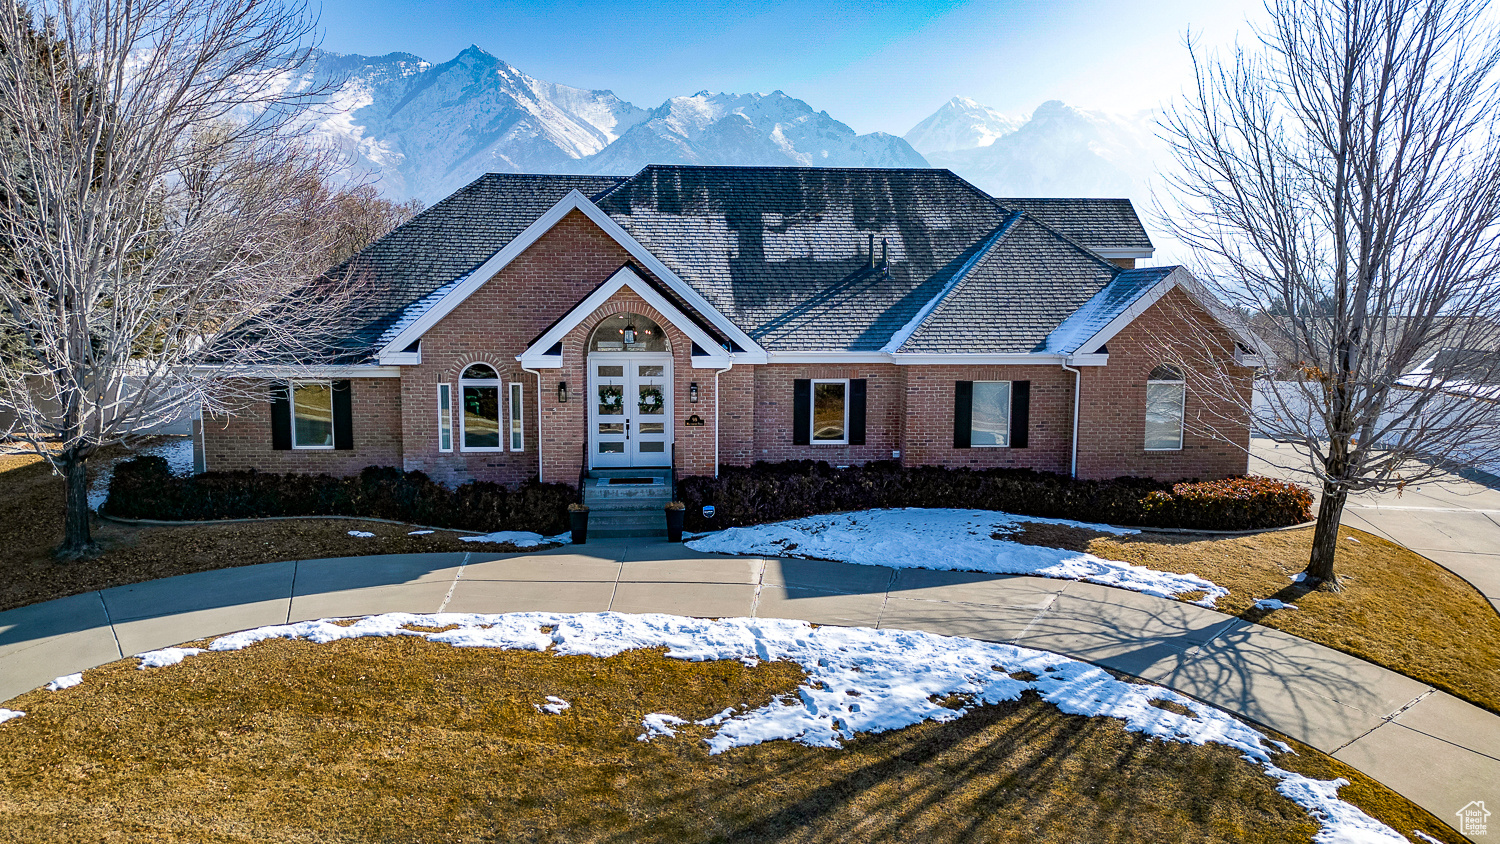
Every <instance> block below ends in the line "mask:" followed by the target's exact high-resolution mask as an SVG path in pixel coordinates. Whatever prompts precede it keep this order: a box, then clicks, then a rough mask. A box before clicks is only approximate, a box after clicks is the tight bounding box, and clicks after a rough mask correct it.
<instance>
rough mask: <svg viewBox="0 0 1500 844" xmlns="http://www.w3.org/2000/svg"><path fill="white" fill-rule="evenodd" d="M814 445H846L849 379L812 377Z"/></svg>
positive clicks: (847, 439)
mask: <svg viewBox="0 0 1500 844" xmlns="http://www.w3.org/2000/svg"><path fill="white" fill-rule="evenodd" d="M810 438H811V440H812V443H813V444H814V445H847V444H848V442H849V380H848V379H847V378H845V379H839V380H827V381H824V380H820V379H817V378H814V379H812V431H811V434H810Z"/></svg>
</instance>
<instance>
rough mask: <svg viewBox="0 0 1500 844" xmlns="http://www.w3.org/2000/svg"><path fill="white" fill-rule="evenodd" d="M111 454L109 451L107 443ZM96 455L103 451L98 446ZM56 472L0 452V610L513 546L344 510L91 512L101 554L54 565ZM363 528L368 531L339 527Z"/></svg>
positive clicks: (58, 525)
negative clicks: (244, 569) (207, 521)
mask: <svg viewBox="0 0 1500 844" xmlns="http://www.w3.org/2000/svg"><path fill="white" fill-rule="evenodd" d="M113 453H115V454H117V453H118V452H113ZM105 456H106V457H108V456H111V452H106V453H105ZM62 506H63V484H62V479H61V478H58V477H57V476H55V475H53V474H52V472H51V471H50V470H49V469H48V468H47V466H46V464H44V463H42V462H41V460H40V458H38V457H36V456H34V455H15V454H0V549H4V551H3V554H0V610H7V609H11V608H13V607H19V606H24V605H26V604H32V603H36V602H38V601H47V600H51V599H53V598H62V597H66V596H68V595H76V594H78V593H80V592H89V591H92V590H94V589H107V588H109V587H111V586H123V585H125V584H129V583H140V582H141V581H145V580H154V579H156V578H159V577H172V576H174V575H179V574H190V573H192V572H196V571H208V570H210V569H221V568H230V567H233V566H247V565H252V564H254V563H274V562H280V561H282V560H313V559H318V558H321V557H353V556H360V555H365V554H408V553H418V552H424V551H481V550H483V551H497V550H498V551H513V550H518V549H516V548H514V547H513V546H510V545H507V544H495V543H475V542H463V541H461V540H460V539H459V537H460V536H464V535H466V534H464V533H461V532H454V531H446V530H440V531H437V532H435V533H432V534H429V535H426V536H408V535H407V533H408V532H409V531H411V530H412V527H410V526H406V525H394V524H386V523H384V522H366V521H351V520H347V519H294V520H284V521H270V522H245V523H240V524H222V525H201V526H192V527H135V526H131V525H122V524H119V523H116V522H111V521H107V520H104V519H98V518H96V519H94V522H93V527H94V539H95V541H97V542H98V543H99V545H100V546H101V547H102V548H103V549H104V553H102V554H101V555H99V556H98V557H96V558H94V559H91V560H84V561H80V562H72V563H67V564H58V563H57V562H55V561H54V560H53V557H52V549H54V548H56V547H57V546H58V544H60V543H61V542H62ZM351 530H361V531H366V532H368V533H373V534H375V536H374V537H373V538H363V537H355V536H350V535H349V531H351Z"/></svg>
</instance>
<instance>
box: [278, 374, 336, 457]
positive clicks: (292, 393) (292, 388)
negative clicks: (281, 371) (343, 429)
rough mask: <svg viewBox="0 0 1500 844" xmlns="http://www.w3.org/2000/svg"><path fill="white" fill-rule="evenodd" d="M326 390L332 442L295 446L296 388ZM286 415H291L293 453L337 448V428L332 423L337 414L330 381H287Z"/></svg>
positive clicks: (329, 431) (329, 430)
mask: <svg viewBox="0 0 1500 844" xmlns="http://www.w3.org/2000/svg"><path fill="white" fill-rule="evenodd" d="M319 386H324V387H327V388H328V433H329V439H330V440H332V442H330V443H329V444H328V445H297V388H298V387H319ZM286 397H287V413H289V414H290V415H291V422H292V449H293V450H294V451H333V450H334V449H335V448H337V447H338V441H339V440H338V437H339V435H338V426H337V424H336V423H335V422H334V419H333V415H334V414H335V413H337V412H338V411H336V410H335V409H334V406H333V382H332V381H289V382H288V383H287V391H286Z"/></svg>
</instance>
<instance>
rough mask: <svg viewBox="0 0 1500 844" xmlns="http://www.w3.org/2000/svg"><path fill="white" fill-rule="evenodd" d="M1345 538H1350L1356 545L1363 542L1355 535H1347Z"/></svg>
mask: <svg viewBox="0 0 1500 844" xmlns="http://www.w3.org/2000/svg"><path fill="white" fill-rule="evenodd" d="M1344 538H1345V539H1347V540H1349V541H1350V542H1353V543H1354V544H1355V545H1359V544H1361V543H1360V541H1359V540H1358V539H1356V538H1354V537H1352V536H1346V537H1344Z"/></svg>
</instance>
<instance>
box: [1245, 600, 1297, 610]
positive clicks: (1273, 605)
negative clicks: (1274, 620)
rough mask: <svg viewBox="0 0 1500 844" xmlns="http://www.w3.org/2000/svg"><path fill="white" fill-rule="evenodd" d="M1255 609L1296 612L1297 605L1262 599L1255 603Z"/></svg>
mask: <svg viewBox="0 0 1500 844" xmlns="http://www.w3.org/2000/svg"><path fill="white" fill-rule="evenodd" d="M1255 608H1256V609H1258V610H1294V609H1296V608H1297V605H1296V604H1288V603H1287V602H1285V601H1282V600H1279V599H1276V598H1261V599H1260V600H1259V601H1256V602H1255Z"/></svg>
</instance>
